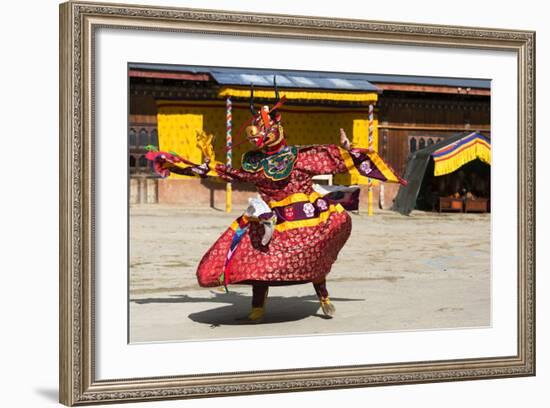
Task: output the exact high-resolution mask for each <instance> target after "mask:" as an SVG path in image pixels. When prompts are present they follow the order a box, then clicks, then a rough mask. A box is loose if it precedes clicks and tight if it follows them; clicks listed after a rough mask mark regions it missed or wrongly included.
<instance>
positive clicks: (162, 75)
mask: <svg viewBox="0 0 550 408" xmlns="http://www.w3.org/2000/svg"><path fill="white" fill-rule="evenodd" d="M128 76H129V77H130V78H158V79H185V80H189V81H210V75H208V74H189V73H183V72H158V71H139V70H135V69H131V70H130V71H128Z"/></svg>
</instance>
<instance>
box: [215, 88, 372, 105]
mask: <svg viewBox="0 0 550 408" xmlns="http://www.w3.org/2000/svg"><path fill="white" fill-rule="evenodd" d="M279 94H280V95H281V96H282V95H284V96H285V97H286V99H287V100H289V101H291V100H302V101H308V100H310V101H335V102H358V103H365V104H370V103H376V101H377V100H378V93H377V92H334V91H328V90H303V89H295V90H294V89H293V90H285V89H279ZM218 96H219V97H224V98H227V97H235V98H249V97H250V88H247V87H234V86H231V87H230V86H224V87H222V88H221V89H220V90H219V92H218ZM254 97H255V98H258V99H275V91H274V90H268V89H254Z"/></svg>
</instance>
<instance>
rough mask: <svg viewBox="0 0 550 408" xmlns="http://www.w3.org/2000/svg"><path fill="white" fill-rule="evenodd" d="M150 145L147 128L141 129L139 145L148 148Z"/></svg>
mask: <svg viewBox="0 0 550 408" xmlns="http://www.w3.org/2000/svg"><path fill="white" fill-rule="evenodd" d="M148 144H149V134H148V133H147V130H146V129H145V128H141V130H140V131H139V145H140V146H147V145H148Z"/></svg>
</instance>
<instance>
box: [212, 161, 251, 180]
mask: <svg viewBox="0 0 550 408" xmlns="http://www.w3.org/2000/svg"><path fill="white" fill-rule="evenodd" d="M212 168H213V170H214V172H215V173H216V174H215V175H217V176H218V177H220V178H221V179H223V180H225V181H244V182H253V181H254V179H257V175H255V174H254V173H249V172H246V171H244V170H241V169H237V168H234V167H229V166H226V165H225V164H222V163H219V162H217V163H216V164H215V165H213V166H212Z"/></svg>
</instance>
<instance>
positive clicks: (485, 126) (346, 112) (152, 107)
mask: <svg viewBox="0 0 550 408" xmlns="http://www.w3.org/2000/svg"><path fill="white" fill-rule="evenodd" d="M128 73H129V88H130V89H129V99H130V100H129V109H130V111H129V123H128V144H129V166H130V202H131V203H133V204H135V203H157V202H158V203H166V204H180V205H185V206H198V205H200V206H204V205H207V206H211V207H214V208H218V209H223V208H225V207H226V203H227V201H228V196H227V191H228V190H227V186H226V184H225V183H223V182H221V181H220V180H216V179H210V178H209V179H198V178H189V177H185V176H179V175H171V176H170V177H169V178H167V179H159V178H158V177H157V176H155V175H154V174H153V173H152V171H151V168H150V166H149V164H148V162H147V160H146V159H145V153H146V150H145V147H146V146H147V145H155V146H159V145H160V147H161V149H162V150H166V151H175V152H177V153H178V154H179V155H181V156H182V157H185V158H187V159H189V160H191V161H193V162H195V163H200V162H202V159H203V158H202V157H201V153H200V150H199V149H198V148H197V146H196V135H197V132H206V133H208V134H213V135H214V137H215V139H214V140H215V141H214V150H215V153H216V160H218V161H222V162H224V163H231V165H233V166H235V167H238V166H240V160H241V156H242V154H243V153H244V152H245V151H246V150H247V149H249V148H250V146H249V145H248V143H247V142H246V141H245V136H244V132H242V125H243V124H244V123H245V122H246V121H247V120H249V118H250V117H251V113H250V109H249V103H250V85H251V84H253V85H254V102H255V106H256V109H259V108H260V106H261V105H262V104H264V103H265V104H269V105H272V104H273V100H274V98H275V94H274V90H273V78H274V77H276V82H277V85H278V88H279V92H280V94H281V95H285V96H286V103H285V104H284V106H283V107H282V108H281V109H280V110H279V111H280V112H281V114H282V123H283V126H284V130H285V137H286V139H287V142H288V143H289V144H296V145H306V144H326V143H333V144H338V143H339V129H340V128H343V129H344V130H345V131H346V133H347V134H348V137H349V138H350V140H351V141H352V143H353V144H354V145H355V146H358V147H365V148H366V147H372V148H374V149H375V150H377V151H379V152H380V154H381V156H382V157H384V158H385V160H386V161H387V162H388V163H389V164H390V165H391V166H392V167H393V168H394V169H395V170H396V171H397V172H398V174H400V175H404V172H405V169H406V166H407V162H408V159H409V157H410V156H411V154H414V152H416V151H418V150H421V149H423V148H426V147H428V146H431V145H432V144H436V143H438V142H441V141H444V140H446V139H447V138H450V137H456V135H457V134H460V133H467V132H474V131H475V132H478V133H479V134H482V135H484V136H486V137H490V81H489V80H479V79H456V78H434V77H414V76H397V75H371V74H351V73H324V72H309V71H286V70H259V69H237V68H218V67H216V68H214V67H197V66H179V65H158V64H130V66H129V72H128ZM317 178H318V182H319V183H321V184H339V185H363V186H364V187H365V188H361V206H362V207H363V206H366V205H367V203H368V198H369V196H370V197H372V199H371V203H373V205H374V207H379V208H390V207H391V206H392V205H393V202H394V200H395V197H396V195H397V190H398V186H397V185H389V184H387V185H383V184H380V183H378V182H375V183H371V184H370V186H371V192H372V193H371V194H370V195H369V196H367V192H368V190H369V188H368V186H369V182H370V181H369V180H368V179H367V178H366V177H362V176H357V177H355V176H350V175H349V174H342V175H335V176H331V175H326V176H318V177H317ZM253 191H255V190H254V188H253V187H252V186H248V185H246V184H240V183H238V184H237V183H235V184H234V185H233V186H232V192H231V195H230V197H229V199H230V201H231V203H232V204H234V205H236V206H244V205H245V204H246V202H247V199H248V197H250V195H251V192H253Z"/></svg>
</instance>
